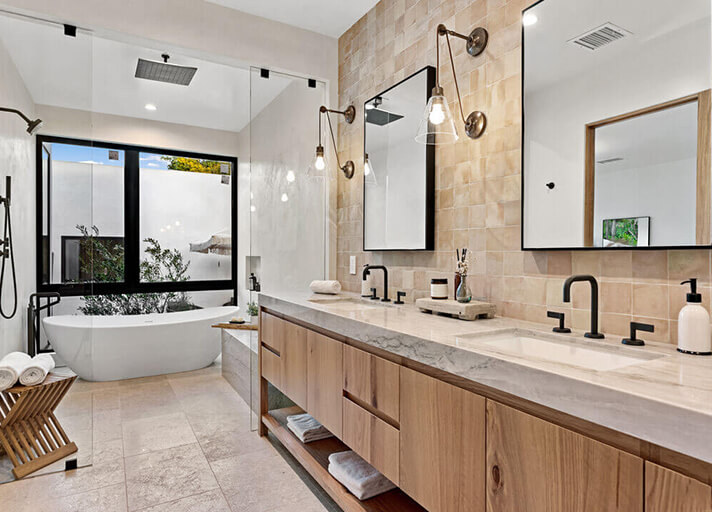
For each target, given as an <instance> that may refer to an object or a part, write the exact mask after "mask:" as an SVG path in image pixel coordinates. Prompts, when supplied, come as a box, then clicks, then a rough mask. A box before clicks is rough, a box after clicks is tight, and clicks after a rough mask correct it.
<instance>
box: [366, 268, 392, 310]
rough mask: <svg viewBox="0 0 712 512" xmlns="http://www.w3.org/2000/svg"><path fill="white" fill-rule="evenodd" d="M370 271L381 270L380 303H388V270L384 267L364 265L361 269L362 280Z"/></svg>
mask: <svg viewBox="0 0 712 512" xmlns="http://www.w3.org/2000/svg"><path fill="white" fill-rule="evenodd" d="M371 270H383V298H382V299H381V302H390V301H391V299H389V298H388V269H387V268H386V266H385V265H365V266H364V267H363V279H364V280H365V279H366V276H367V275H368V274H370V273H371Z"/></svg>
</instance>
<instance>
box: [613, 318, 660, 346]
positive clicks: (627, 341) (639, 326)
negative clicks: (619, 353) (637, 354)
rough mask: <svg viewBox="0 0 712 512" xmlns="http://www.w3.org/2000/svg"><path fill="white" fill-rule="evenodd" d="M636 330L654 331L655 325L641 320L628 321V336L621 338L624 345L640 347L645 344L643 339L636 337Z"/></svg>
mask: <svg viewBox="0 0 712 512" xmlns="http://www.w3.org/2000/svg"><path fill="white" fill-rule="evenodd" d="M637 331H645V332H655V326H654V325H653V324H644V323H641V322H631V323H630V338H623V340H622V341H621V343H623V344H624V345H633V346H636V347H642V346H643V345H645V341H643V340H641V339H638V337H637V334H638V333H637Z"/></svg>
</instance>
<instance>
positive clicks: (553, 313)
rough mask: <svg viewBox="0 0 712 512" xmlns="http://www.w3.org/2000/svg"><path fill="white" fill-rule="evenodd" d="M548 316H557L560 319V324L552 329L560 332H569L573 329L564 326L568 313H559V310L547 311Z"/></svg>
mask: <svg viewBox="0 0 712 512" xmlns="http://www.w3.org/2000/svg"><path fill="white" fill-rule="evenodd" d="M546 316H547V317H549V318H556V319H558V320H559V326H558V327H554V328H553V329H552V331H554V332H559V333H569V332H571V329H569V328H568V327H564V319H565V318H566V313H559V312H558V311H547V312H546Z"/></svg>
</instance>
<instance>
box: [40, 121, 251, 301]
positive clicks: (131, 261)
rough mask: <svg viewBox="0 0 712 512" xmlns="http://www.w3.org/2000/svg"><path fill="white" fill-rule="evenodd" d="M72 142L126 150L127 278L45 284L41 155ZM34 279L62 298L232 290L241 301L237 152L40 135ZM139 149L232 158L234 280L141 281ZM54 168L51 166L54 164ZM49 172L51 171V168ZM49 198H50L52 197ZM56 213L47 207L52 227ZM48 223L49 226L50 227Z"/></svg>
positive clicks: (231, 260) (231, 219) (125, 240)
mask: <svg viewBox="0 0 712 512" xmlns="http://www.w3.org/2000/svg"><path fill="white" fill-rule="evenodd" d="M51 143H57V144H70V145H76V146H88V147H94V148H101V149H109V150H119V151H124V269H125V270H124V272H125V273H124V281H123V282H116V283H104V282H95V283H45V282H44V279H43V277H44V268H45V265H48V266H47V268H49V261H47V259H48V258H49V252H50V251H48V254H47V255H44V254H43V252H42V246H43V235H42V232H43V228H44V218H43V208H42V207H43V204H44V199H45V191H44V190H43V180H42V168H43V167H42V158H43V147H44V145H45V144H51ZM36 145H37V146H36V165H35V167H36V169H35V170H36V177H37V179H36V219H37V221H36V249H37V255H38V257H37V263H36V281H37V290H38V291H40V292H58V293H59V294H60V295H62V296H66V297H76V296H82V295H87V296H88V295H114V294H132V293H165V292H196V291H216V290H231V291H232V292H233V303H234V304H237V297H238V294H237V162H238V159H237V157H235V156H226V155H212V154H208V153H197V152H194V151H184V150H176V149H168V148H157V147H151V146H139V145H135V144H120V143H114V142H104V141H95V140H87V139H76V138H69V137H58V136H54V135H37V136H36ZM141 153H154V154H161V155H168V156H178V157H181V156H182V157H187V158H196V159H200V160H217V161H221V162H229V163H230V164H231V169H230V174H229V176H230V205H231V218H230V233H231V236H232V254H231V256H230V279H211V280H195V281H182V282H157V283H147V282H141V280H140V272H139V265H140V262H141V249H140V248H141V233H140V220H141V212H140V198H141V195H140V194H141V189H140V176H139V173H140V165H139V157H140V154H141ZM50 169H51V167H50ZM50 172H51V170H50ZM48 197H49V200H50V201H51V196H48ZM51 216H52V211H51V210H50V209H49V208H48V210H47V223H48V224H50V226H51ZM48 227H49V226H48Z"/></svg>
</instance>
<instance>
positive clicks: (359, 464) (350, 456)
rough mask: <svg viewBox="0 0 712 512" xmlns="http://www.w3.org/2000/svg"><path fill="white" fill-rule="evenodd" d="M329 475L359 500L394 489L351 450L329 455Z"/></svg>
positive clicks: (391, 484) (388, 481)
mask: <svg viewBox="0 0 712 512" xmlns="http://www.w3.org/2000/svg"><path fill="white" fill-rule="evenodd" d="M329 473H331V475H332V476H333V477H334V478H336V479H337V480H338V481H339V482H341V484H342V485H343V486H344V487H346V488H347V489H348V490H349V492H351V494H353V495H354V496H356V497H357V498H358V499H359V500H367V499H369V498H373V497H374V496H378V495H379V494H383V493H384V492H388V491H390V490H391V489H395V487H396V486H395V485H394V484H393V482H391V481H390V480H388V479H387V478H386V477H385V476H383V475H382V474H381V473H379V472H378V470H377V469H376V468H374V467H373V466H371V465H370V464H369V463H368V462H366V461H365V460H363V459H362V458H361V457H359V456H358V455H357V454H356V452H354V451H351V450H349V451H346V452H338V453H332V454H331V455H329Z"/></svg>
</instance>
